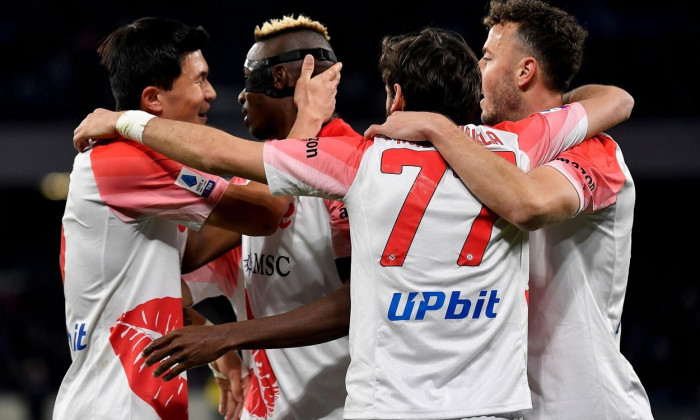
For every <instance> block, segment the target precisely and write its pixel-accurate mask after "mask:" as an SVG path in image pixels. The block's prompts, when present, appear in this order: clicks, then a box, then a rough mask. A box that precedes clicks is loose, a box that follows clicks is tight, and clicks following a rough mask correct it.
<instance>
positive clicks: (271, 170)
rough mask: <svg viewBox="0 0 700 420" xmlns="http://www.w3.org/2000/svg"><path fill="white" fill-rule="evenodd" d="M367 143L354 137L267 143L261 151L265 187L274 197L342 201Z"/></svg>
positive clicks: (286, 140) (368, 142)
mask: <svg viewBox="0 0 700 420" xmlns="http://www.w3.org/2000/svg"><path fill="white" fill-rule="evenodd" d="M370 144H371V142H370V141H364V140H362V139H361V138H358V137H355V136H352V137H350V136H346V137H319V138H311V139H285V140H272V141H268V142H266V143H265V146H264V149H263V160H264V163H265V175H266V176H267V184H268V185H269V186H270V191H272V194H274V195H308V196H314V197H323V198H328V199H333V200H337V199H342V198H343V197H344V196H345V194H346V193H347V191H348V189H349V188H350V186H351V185H352V182H353V180H354V179H355V176H356V174H357V170H358V167H359V165H360V161H361V159H362V154H363V153H364V150H365V149H366V148H367V147H369V145H370Z"/></svg>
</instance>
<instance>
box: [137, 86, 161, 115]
mask: <svg viewBox="0 0 700 420" xmlns="http://www.w3.org/2000/svg"><path fill="white" fill-rule="evenodd" d="M159 94H160V89H159V88H157V87H155V86H146V88H145V89H144V90H143V92H141V107H142V110H143V111H146V112H148V113H151V114H154V115H160V114H161V113H162V112H163V104H162V103H161V102H160V99H159Z"/></svg>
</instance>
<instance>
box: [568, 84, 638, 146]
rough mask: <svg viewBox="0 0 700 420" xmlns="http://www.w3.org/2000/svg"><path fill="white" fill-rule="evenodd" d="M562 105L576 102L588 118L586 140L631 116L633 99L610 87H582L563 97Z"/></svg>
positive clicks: (614, 87)
mask: <svg viewBox="0 0 700 420" xmlns="http://www.w3.org/2000/svg"><path fill="white" fill-rule="evenodd" d="M563 100H564V103H571V102H578V103H580V104H581V105H583V108H584V109H585V110H586V115H587V117H588V131H587V132H586V138H589V137H592V136H594V135H596V134H598V133H601V132H603V131H605V130H608V129H610V128H612V127H614V126H615V125H617V124H619V123H621V122H624V121H627V120H628V119H629V117H630V115H632V108H634V98H633V97H632V95H630V94H629V93H627V91H625V90H624V89H621V88H619V87H616V86H610V85H594V84H590V85H584V86H581V87H578V88H576V89H574V90H572V91H570V92H567V93H565V94H564V96H563Z"/></svg>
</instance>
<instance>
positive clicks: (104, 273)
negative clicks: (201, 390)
mask: <svg viewBox="0 0 700 420" xmlns="http://www.w3.org/2000/svg"><path fill="white" fill-rule="evenodd" d="M208 39H209V35H208V34H207V32H206V31H205V30H204V29H203V28H202V27H191V26H188V25H185V24H183V23H181V22H177V21H173V20H166V19H157V18H142V19H138V20H136V21H134V22H133V23H131V24H128V25H124V26H122V27H120V28H118V29H116V30H115V31H114V32H112V33H111V34H109V35H108V36H107V37H106V39H105V40H104V41H103V42H102V43H101V44H100V46H99V48H98V53H99V55H100V57H101V63H102V65H104V67H105V68H106V69H107V71H108V73H109V77H110V84H111V87H112V91H113V94H114V98H115V99H116V108H117V109H134V108H135V109H141V110H143V111H146V112H148V113H150V114H149V115H158V116H160V117H162V118H164V119H165V118H167V119H173V120H179V121H186V122H189V123H194V124H197V125H204V124H205V122H206V121H207V111H208V110H209V108H210V106H211V102H212V101H213V100H214V99H215V98H216V91H215V90H214V88H213V87H212V85H211V84H210V82H209V79H208V76H209V67H208V65H207V62H206V60H205V59H204V55H203V53H202V49H203V47H204V46H205V45H206V43H207V42H208ZM314 133H316V131H315V130H314V131H310V132H309V134H314ZM277 201H278V200H277V199H273V198H272V197H271V196H270V195H269V193H266V194H260V193H258V192H257V191H256V190H255V188H250V187H248V186H240V185H232V184H229V182H227V181H226V180H225V179H223V178H220V177H218V176H214V175H211V174H207V173H204V172H201V171H198V170H195V169H192V168H188V167H186V166H183V165H182V164H180V163H177V162H175V161H173V160H171V159H168V158H166V157H165V156H163V155H161V154H159V153H157V152H154V151H152V150H150V149H149V148H147V147H143V146H142V145H139V144H138V143H135V142H133V141H128V140H126V139H123V138H117V139H113V140H111V141H109V142H106V143H105V144H103V145H101V146H100V147H99V148H94V149H89V150H87V151H86V152H85V153H79V154H78V155H77V156H76V158H75V162H74V166H73V171H72V173H71V182H70V189H69V195H68V199H67V202H66V208H65V213H64V215H63V220H62V222H63V224H62V236H61V241H62V243H61V255H60V262H61V272H62V274H63V282H64V294H65V310H66V313H65V315H66V327H67V330H68V331H67V333H68V344H69V349H70V352H71V359H72V363H71V365H70V367H69V369H68V371H67V373H66V375H65V377H64V379H63V381H62V383H61V386H60V389H59V391H58V395H57V397H56V403H55V407H54V415H53V418H54V419H57V420H58V419H76V418H108V417H114V416H115V413H118V416H119V417H120V418H125V419H129V418H133V419H139V420H142V419H158V418H168V419H185V418H187V402H188V401H187V400H188V393H187V382H186V375H182V376H178V378H176V380H175V381H173V382H172V383H163V381H161V380H158V379H156V378H154V377H153V375H152V369H150V368H145V367H144V366H143V360H142V358H141V350H142V349H143V348H144V347H145V346H146V345H147V344H148V343H150V342H151V340H152V339H153V337H154V336H158V335H161V334H165V333H167V332H168V331H171V330H172V329H174V328H178V327H181V326H182V325H183V312H182V300H181V285H180V258H181V253H182V249H183V246H184V240H185V235H184V231H185V228H184V226H187V227H189V228H192V229H194V230H197V229H199V228H200V227H202V226H204V225H211V226H215V227H217V228H226V229H232V230H237V231H240V232H243V233H246V234H250V235H263V234H270V233H273V232H274V231H276V229H277V224H278V222H279V220H280V217H281V215H282V214H283V212H284V211H285V210H286V201H285V202H284V203H283V206H279V205H277Z"/></svg>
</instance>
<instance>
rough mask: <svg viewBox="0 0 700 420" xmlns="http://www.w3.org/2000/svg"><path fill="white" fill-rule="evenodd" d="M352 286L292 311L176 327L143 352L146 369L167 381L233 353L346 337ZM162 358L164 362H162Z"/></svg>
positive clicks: (344, 286)
mask: <svg viewBox="0 0 700 420" xmlns="http://www.w3.org/2000/svg"><path fill="white" fill-rule="evenodd" d="M349 325H350V283H349V282H346V283H345V284H344V285H343V286H342V287H341V288H340V289H338V290H336V291H335V292H333V293H332V294H330V295H328V296H325V297H323V298H321V299H319V300H317V301H315V302H312V303H309V304H307V305H304V306H301V307H299V308H296V309H294V310H292V311H290V312H287V313H284V314H280V315H274V316H269V317H264V318H256V319H251V320H246V321H240V322H231V323H226V324H220V325H214V326H189V327H185V328H179V329H176V330H174V331H171V332H170V333H168V334H166V335H164V336H162V337H160V338H158V339H156V340H154V341H153V342H151V344H149V345H148V346H147V347H146V348H145V349H144V351H143V355H144V357H146V365H147V366H151V365H153V364H155V363H158V362H160V364H159V366H158V367H157V368H156V369H155V371H154V372H153V375H154V376H160V375H162V374H163V373H165V372H167V374H166V375H165V376H163V379H164V380H166V381H168V380H170V379H173V378H175V377H177V375H179V374H180V373H182V372H184V371H185V370H187V369H191V368H194V367H197V366H201V365H203V364H205V363H209V362H211V361H213V360H216V359H217V358H219V356H221V355H223V354H224V353H226V352H228V351H231V350H237V349H260V348H283V347H297V346H306V345H313V344H318V343H323V342H326V341H330V340H334V339H337V338H340V337H343V336H345V335H347V334H348V329H349ZM163 359H165V360H163Z"/></svg>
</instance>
